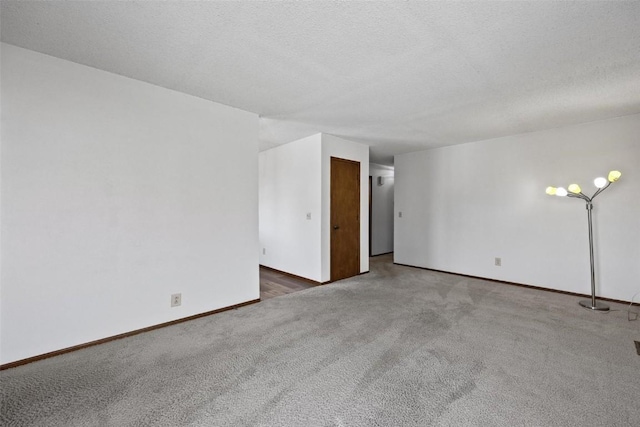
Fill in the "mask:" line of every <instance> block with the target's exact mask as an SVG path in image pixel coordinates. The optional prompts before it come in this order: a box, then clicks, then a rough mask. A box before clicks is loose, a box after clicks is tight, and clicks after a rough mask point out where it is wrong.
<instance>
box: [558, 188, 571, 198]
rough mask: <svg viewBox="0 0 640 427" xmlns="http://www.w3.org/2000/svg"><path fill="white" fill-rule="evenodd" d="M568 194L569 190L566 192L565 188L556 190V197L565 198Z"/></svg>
mask: <svg viewBox="0 0 640 427" xmlns="http://www.w3.org/2000/svg"><path fill="white" fill-rule="evenodd" d="M567 194H568V193H567V190H565V189H564V188H563V187H558V188H556V196H560V197H564V196H566V195H567Z"/></svg>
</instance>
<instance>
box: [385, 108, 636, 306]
mask: <svg viewBox="0 0 640 427" xmlns="http://www.w3.org/2000/svg"><path fill="white" fill-rule="evenodd" d="M638 135H640V115H634V116H627V117H622V118H617V119H612V120H607V121H600V122H594V123H588V124H583V125H579V126H571V127H564V128H559V129H553V130H548V131H544V132H535V133H529V134H523V135H515V136H509V137H505V138H498V139H493V140H488V141H481V142H474V143H469V144H463V145H458V146H453V147H446V148H439V149H433V150H427V151H423V152H418V153H410V154H404V155H400V156H396V158H395V176H396V194H395V204H396V206H395V210H396V225H395V256H394V260H395V262H397V263H401V264H409V265H414V266H420V267H427V268H433V269H438V270H444V271H450V272H456V273H462V274H469V275H474V276H481V277H487V278H493V279H499V280H505V281H510V282H516V283H521V284H528V285H535V286H542V287H546V288H552V289H559V290H564V291H570V292H578V293H584V294H589V293H590V272H589V271H590V270H589V252H588V235H587V215H586V210H585V207H584V205H585V203H584V202H583V201H580V200H578V199H569V198H560V197H551V196H547V195H546V194H545V188H546V187H547V186H549V185H553V186H565V187H566V186H567V185H568V184H570V183H573V182H576V183H578V184H580V185H581V186H582V188H583V189H585V190H584V192H585V193H587V194H588V195H591V194H593V190H594V187H593V184H592V182H593V179H594V178H595V177H597V176H602V175H604V176H606V174H607V173H608V171H609V170H612V169H618V170H620V171H622V178H621V179H620V181H619V182H617V183H615V184H613V185H612V186H611V187H610V188H609V189H607V190H606V191H605V192H604V193H602V194H601V195H599V196H598V197H597V198H596V199H595V203H594V205H595V207H594V213H593V214H594V222H595V224H594V227H595V229H594V233H595V243H596V276H597V277H596V281H597V293H598V294H599V295H601V296H603V297H609V298H615V299H621V300H630V299H631V296H632V295H633V294H634V293H635V292H638V291H640V281H639V279H638V278H639V277H640V263H639V262H638V260H640V220H639V218H640V197H638V194H639V193H638V188H640V173H639V166H640V143H639V140H638ZM397 212H402V214H403V216H402V218H398V216H397ZM494 257H501V258H502V267H496V266H494Z"/></svg>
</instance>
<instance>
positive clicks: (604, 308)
mask: <svg viewBox="0 0 640 427" xmlns="http://www.w3.org/2000/svg"><path fill="white" fill-rule="evenodd" d="M578 304H580V305H581V306H583V307H584V308H588V309H589V310H594V311H609V306H608V305H607V304H604V303H601V302H600V301H596V305H591V300H590V299H585V300H582V301H580V302H579V303H578Z"/></svg>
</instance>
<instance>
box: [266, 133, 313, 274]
mask: <svg viewBox="0 0 640 427" xmlns="http://www.w3.org/2000/svg"><path fill="white" fill-rule="evenodd" d="M321 142H322V139H321V136H320V134H316V135H312V136H310V137H308V138H304V139H301V140H298V141H294V142H291V143H289V144H285V145H281V146H278V147H275V148H272V149H270V150H266V151H263V152H261V153H260V156H259V163H260V174H259V183H260V203H259V206H260V215H259V218H260V226H259V229H260V245H261V248H262V249H263V251H264V253H263V252H262V251H261V254H260V264H262V265H264V266H267V267H271V268H275V269H277V270H281V271H286V272H288V273H291V274H295V275H297V276H301V277H306V278H308V279H311V280H315V281H316V282H321V281H322V274H321V252H320V249H321V227H320V223H321V213H322V210H321V186H322V182H321V164H322V162H321ZM307 214H309V215H310V216H311V219H307Z"/></svg>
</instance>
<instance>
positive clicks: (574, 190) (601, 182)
mask: <svg viewBox="0 0 640 427" xmlns="http://www.w3.org/2000/svg"><path fill="white" fill-rule="evenodd" d="M621 175H622V174H621V173H620V172H619V171H611V172H609V177H608V178H607V179H605V178H596V179H595V180H594V182H593V183H594V184H595V186H596V187H597V188H598V190H597V191H596V192H595V193H594V194H593V196H591V197H588V196H587V195H585V194H584V193H583V192H582V190H581V189H580V186H579V185H578V184H571V185H570V186H569V187H568V189H569V191H567V190H565V189H564V188H562V187H558V188H555V187H547V194H549V195H555V196H568V197H576V198H579V199H582V200H584V201H585V202H586V203H587V205H586V208H587V219H588V221H589V261H590V263H591V300H582V301H580V302H579V304H580V305H581V306H582V307H584V308H587V309H590V310H594V311H609V306H608V305H606V304H604V303H602V302H600V301H596V269H595V259H594V256H593V218H592V212H593V199H595V198H596V196H597V195H598V194H600V193H602V192H603V191H604V190H606V189H607V188H608V187H609V185H611V183H613V182H616V181H617V180H618V179H620V176H621Z"/></svg>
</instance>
